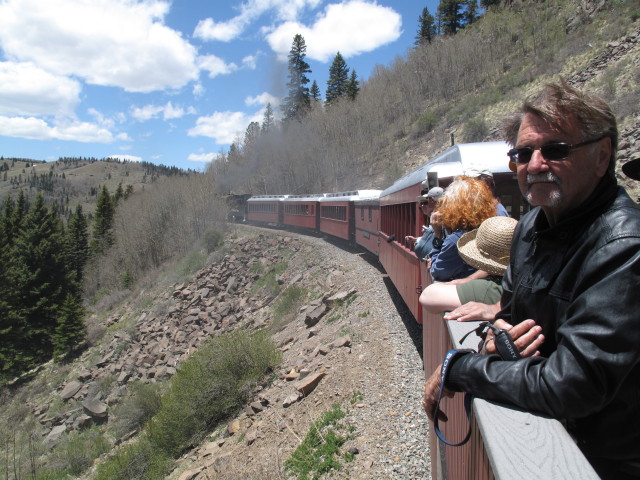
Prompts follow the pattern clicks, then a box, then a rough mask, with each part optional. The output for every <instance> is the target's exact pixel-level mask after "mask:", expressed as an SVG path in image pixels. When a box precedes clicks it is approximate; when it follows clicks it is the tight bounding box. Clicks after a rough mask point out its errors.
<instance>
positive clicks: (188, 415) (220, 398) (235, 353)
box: [148, 330, 280, 457]
mask: <svg viewBox="0 0 640 480" xmlns="http://www.w3.org/2000/svg"><path fill="white" fill-rule="evenodd" d="M279 360H280V356H279V351H278V350H277V349H276V347H275V345H274V344H273V343H272V342H271V340H270V339H269V337H267V335H266V334H265V333H263V332H250V331H246V330H238V331H235V332H232V333H229V334H226V335H221V336H219V337H214V338H213V339H212V340H211V341H209V342H207V343H206V344H204V345H203V346H202V347H200V349H199V350H198V351H197V352H196V353H194V354H193V355H192V356H191V357H189V359H188V360H187V361H186V362H184V363H183V364H182V366H181V368H180V369H179V370H178V372H177V373H176V375H175V376H174V377H173V380H172V382H171V387H170V389H169V391H168V392H167V393H166V394H165V395H164V396H163V397H162V402H161V407H160V410H159V411H158V413H157V415H156V416H155V417H154V418H153V419H152V420H151V421H150V422H149V424H148V433H149V440H150V442H151V444H152V445H153V446H154V447H155V448H157V449H160V450H162V451H163V452H165V453H167V454H168V455H170V456H173V457H175V456H177V455H179V454H180V453H181V452H182V451H183V450H184V449H185V448H187V447H188V446H190V445H192V444H194V443H195V442H198V441H200V440H201V438H202V437H203V436H204V435H206V433H207V432H208V431H209V430H210V429H211V428H212V427H213V426H215V425H216V424H217V423H218V422H220V421H222V420H223V419H225V418H227V417H228V416H229V415H231V414H232V413H233V412H235V411H236V410H237V409H239V408H240V407H241V406H242V405H243V404H244V403H245V402H246V400H247V399H248V398H249V396H250V394H251V392H252V390H253V387H254V386H255V384H256V383H257V382H258V380H259V379H260V377H262V376H263V375H264V374H265V373H266V372H267V371H268V370H269V369H270V368H272V367H274V366H275V365H276V364H277V363H278V362H279Z"/></svg>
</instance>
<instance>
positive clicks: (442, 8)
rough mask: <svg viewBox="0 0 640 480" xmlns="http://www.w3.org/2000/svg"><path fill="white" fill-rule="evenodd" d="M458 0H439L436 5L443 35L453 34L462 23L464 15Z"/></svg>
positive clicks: (460, 2)
mask: <svg viewBox="0 0 640 480" xmlns="http://www.w3.org/2000/svg"><path fill="white" fill-rule="evenodd" d="M464 3H465V2H464V1H460V0H440V4H439V5H438V23H439V25H440V28H441V29H442V33H444V34H445V35H454V34H455V33H456V32H457V31H458V30H460V29H461V28H462V27H463V26H464V25H463V20H464V15H463V13H462V6H463V4H464Z"/></svg>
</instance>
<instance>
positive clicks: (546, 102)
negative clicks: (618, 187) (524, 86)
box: [503, 80, 618, 178]
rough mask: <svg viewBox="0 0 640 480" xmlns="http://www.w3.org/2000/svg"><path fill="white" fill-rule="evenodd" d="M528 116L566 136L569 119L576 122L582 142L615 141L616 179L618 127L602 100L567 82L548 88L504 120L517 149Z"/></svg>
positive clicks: (506, 134)
mask: <svg viewBox="0 0 640 480" xmlns="http://www.w3.org/2000/svg"><path fill="white" fill-rule="evenodd" d="M528 113H530V114H532V115H535V116H536V117H538V118H541V119H542V120H544V121H545V122H546V123H547V124H548V125H549V126H551V128H553V129H554V130H556V131H558V132H563V133H564V132H566V128H567V126H568V122H567V119H568V118H569V119H571V118H573V119H575V121H576V123H577V125H578V128H579V129H580V131H581V132H582V134H583V138H582V141H584V140H589V139H591V138H598V137H609V138H610V139H611V157H610V159H609V168H608V170H607V173H608V174H609V175H611V177H612V178H615V165H616V154H617V151H618V126H617V123H616V117H615V115H614V114H613V112H612V111H611V107H609V105H608V104H607V102H605V101H604V100H603V99H602V98H600V97H598V96H597V95H590V94H587V93H584V92H580V91H579V90H576V89H575V88H573V87H571V86H570V85H569V84H568V83H567V82H566V81H565V80H560V82H559V83H551V84H547V85H546V86H545V87H544V89H543V90H542V92H540V93H539V94H538V95H537V96H535V97H533V98H531V99H528V100H526V101H525V102H524V104H523V105H522V107H521V109H520V111H519V112H517V113H515V114H514V115H511V116H509V117H507V118H506V119H505V120H504V122H503V134H504V138H505V139H506V141H507V142H508V143H509V144H511V146H515V144H516V142H517V140H518V131H519V130H520V125H521V124H522V120H523V118H524V116H525V115H526V114H528Z"/></svg>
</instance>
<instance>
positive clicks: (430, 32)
mask: <svg viewBox="0 0 640 480" xmlns="http://www.w3.org/2000/svg"><path fill="white" fill-rule="evenodd" d="M436 34H437V28H436V24H435V18H433V15H431V14H430V13H429V9H428V8H427V7H424V8H423V9H422V14H421V15H420V17H419V18H418V33H417V34H416V41H415V44H416V46H420V45H424V44H425V43H431V42H432V41H433V39H434V38H435V37H436Z"/></svg>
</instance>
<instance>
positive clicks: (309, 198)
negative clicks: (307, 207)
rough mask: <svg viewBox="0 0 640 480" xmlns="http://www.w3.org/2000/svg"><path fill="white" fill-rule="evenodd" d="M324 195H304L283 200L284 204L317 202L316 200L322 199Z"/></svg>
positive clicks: (291, 196) (290, 196)
mask: <svg viewBox="0 0 640 480" xmlns="http://www.w3.org/2000/svg"><path fill="white" fill-rule="evenodd" d="M325 195H326V193H305V194H302V195H288V196H287V198H285V199H284V201H285V202H317V201H318V199H320V198H322V197H324V196H325Z"/></svg>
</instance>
